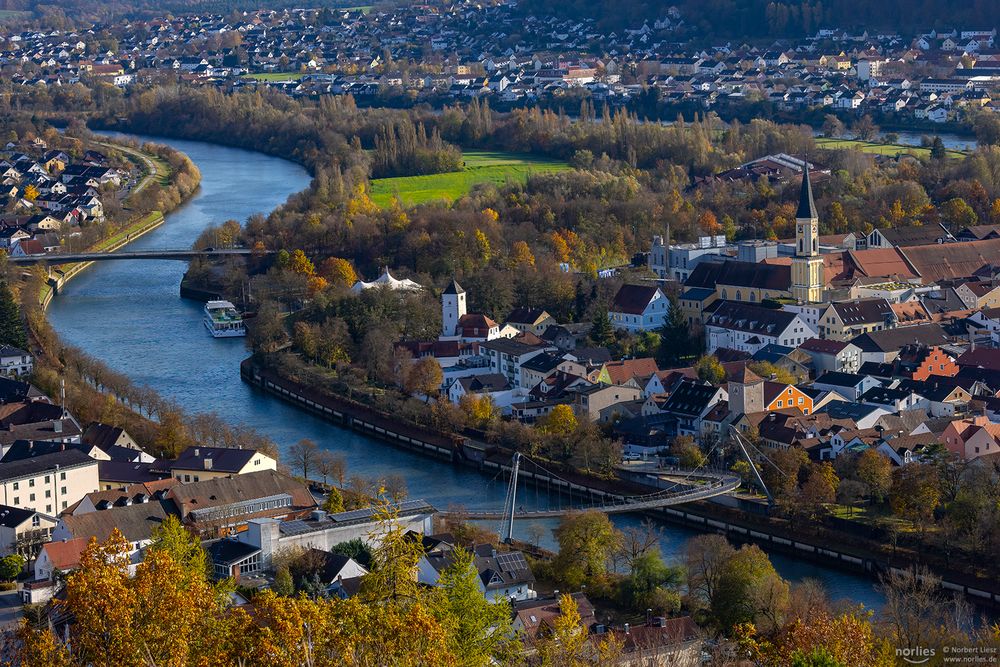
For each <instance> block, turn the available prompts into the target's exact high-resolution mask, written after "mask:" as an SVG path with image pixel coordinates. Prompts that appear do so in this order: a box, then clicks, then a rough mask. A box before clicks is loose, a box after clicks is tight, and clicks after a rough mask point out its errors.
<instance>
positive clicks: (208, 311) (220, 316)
mask: <svg viewBox="0 0 1000 667" xmlns="http://www.w3.org/2000/svg"><path fill="white" fill-rule="evenodd" d="M205 327H206V328H208V330H209V332H211V334H212V335H213V336H215V337H216V338H230V337H232V336H246V335H247V328H246V327H245V326H244V325H243V316H242V315H240V313H239V311H237V310H236V306H234V305H233V304H232V303H230V302H229V301H209V302H208V303H206V304H205Z"/></svg>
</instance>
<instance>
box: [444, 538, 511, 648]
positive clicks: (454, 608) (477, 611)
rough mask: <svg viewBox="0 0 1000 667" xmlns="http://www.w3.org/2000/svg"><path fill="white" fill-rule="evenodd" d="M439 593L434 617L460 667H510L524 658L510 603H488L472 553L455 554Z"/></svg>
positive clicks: (458, 552)
mask: <svg viewBox="0 0 1000 667" xmlns="http://www.w3.org/2000/svg"><path fill="white" fill-rule="evenodd" d="M435 592H436V596H435V599H434V602H433V603H432V608H433V609H434V615H435V616H436V617H437V619H438V620H439V622H440V623H441V625H442V626H443V627H444V628H445V631H446V633H447V635H448V643H449V646H450V647H451V650H452V652H453V653H454V654H455V655H457V656H459V660H460V663H459V664H461V665H468V666H469V667H474V666H475V667H478V666H480V665H491V664H497V663H499V664H508V663H509V662H510V661H512V660H514V659H515V658H516V657H517V656H518V655H519V654H520V649H521V647H520V643H519V642H518V641H517V640H516V639H511V638H512V637H514V636H515V633H514V629H513V625H512V621H511V611H510V603H509V602H508V601H507V600H497V601H496V602H491V601H490V600H487V599H486V597H485V596H484V595H483V593H482V591H481V589H480V583H479V572H478V571H477V570H476V567H475V565H474V563H473V558H472V554H471V553H470V552H468V551H466V550H465V549H457V550H456V551H455V553H454V561H453V562H452V564H451V565H449V566H448V567H447V568H446V569H445V571H444V572H442V573H441V580H440V582H439V586H438V587H437V588H436V589H435Z"/></svg>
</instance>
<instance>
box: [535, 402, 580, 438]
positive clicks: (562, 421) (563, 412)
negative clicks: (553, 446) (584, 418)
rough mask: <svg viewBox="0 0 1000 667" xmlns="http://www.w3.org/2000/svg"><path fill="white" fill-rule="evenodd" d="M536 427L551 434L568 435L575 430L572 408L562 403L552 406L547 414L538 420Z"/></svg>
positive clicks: (574, 417)
mask: <svg viewBox="0 0 1000 667" xmlns="http://www.w3.org/2000/svg"><path fill="white" fill-rule="evenodd" d="M538 427H539V428H540V429H541V430H542V431H544V432H545V433H551V434H552V435H569V434H570V433H572V432H573V431H575V430H576V427H577V420H576V415H575V414H574V413H573V408H571V407H570V406H568V405H566V404H564V403H563V404H560V405H557V406H555V407H554V408H552V411H551V412H550V413H549V414H547V415H545V416H544V417H542V418H541V419H540V420H538Z"/></svg>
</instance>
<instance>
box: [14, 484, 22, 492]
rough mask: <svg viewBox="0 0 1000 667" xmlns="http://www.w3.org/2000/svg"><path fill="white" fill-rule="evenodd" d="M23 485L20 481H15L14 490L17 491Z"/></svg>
mask: <svg viewBox="0 0 1000 667" xmlns="http://www.w3.org/2000/svg"><path fill="white" fill-rule="evenodd" d="M20 485H21V483H20V482H14V490H15V491H17V489H18V487H19V486H20Z"/></svg>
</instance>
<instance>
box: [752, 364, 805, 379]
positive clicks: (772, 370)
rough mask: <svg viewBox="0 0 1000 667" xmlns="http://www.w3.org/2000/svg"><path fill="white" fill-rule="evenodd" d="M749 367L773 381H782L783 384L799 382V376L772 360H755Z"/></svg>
mask: <svg viewBox="0 0 1000 667" xmlns="http://www.w3.org/2000/svg"><path fill="white" fill-rule="evenodd" d="M747 367H748V368H749V369H750V370H752V371H753V372H754V373H756V374H757V375H759V376H760V377H762V378H764V379H770V380H772V381H773V382H780V383H781V384H795V383H796V382H798V378H796V377H795V376H794V375H792V374H791V373H790V372H788V371H787V370H785V369H784V368H781V367H780V366H776V365H775V364H773V363H771V362H770V361H755V362H753V363H751V364H748V365H747Z"/></svg>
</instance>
